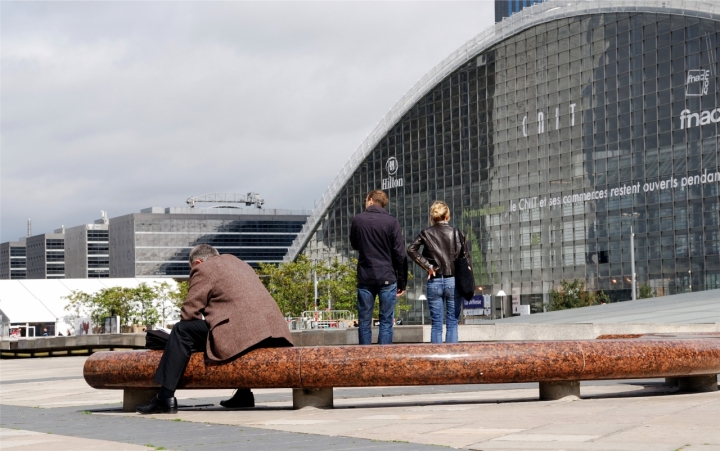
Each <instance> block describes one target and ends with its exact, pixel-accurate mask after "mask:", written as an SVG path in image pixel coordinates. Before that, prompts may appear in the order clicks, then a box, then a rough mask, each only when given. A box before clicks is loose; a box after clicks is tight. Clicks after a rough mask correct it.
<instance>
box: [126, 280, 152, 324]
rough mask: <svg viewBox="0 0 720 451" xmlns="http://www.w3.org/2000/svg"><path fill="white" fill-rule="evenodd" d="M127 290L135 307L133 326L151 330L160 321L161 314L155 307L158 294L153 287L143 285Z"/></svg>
mask: <svg viewBox="0 0 720 451" xmlns="http://www.w3.org/2000/svg"><path fill="white" fill-rule="evenodd" d="M125 290H127V293H128V295H129V296H130V297H131V299H132V303H133V307H134V309H133V311H132V313H133V315H132V316H131V317H130V322H131V323H132V324H141V325H143V326H145V327H147V328H148V329H149V328H151V327H153V326H154V325H155V324H157V323H158V321H160V313H159V312H158V309H157V308H156V306H155V304H156V300H157V297H158V293H157V291H156V290H155V289H154V288H153V287H150V286H148V284H146V283H141V284H140V285H138V286H137V287H135V288H126V289H125Z"/></svg>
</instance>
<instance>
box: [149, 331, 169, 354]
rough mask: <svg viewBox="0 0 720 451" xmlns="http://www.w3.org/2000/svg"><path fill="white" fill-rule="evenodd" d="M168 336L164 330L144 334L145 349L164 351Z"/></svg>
mask: <svg viewBox="0 0 720 451" xmlns="http://www.w3.org/2000/svg"><path fill="white" fill-rule="evenodd" d="M169 338H170V334H169V333H167V332H165V331H164V330H149V331H147V332H146V333H145V349H155V350H161V349H165V345H167V342H168V339H169Z"/></svg>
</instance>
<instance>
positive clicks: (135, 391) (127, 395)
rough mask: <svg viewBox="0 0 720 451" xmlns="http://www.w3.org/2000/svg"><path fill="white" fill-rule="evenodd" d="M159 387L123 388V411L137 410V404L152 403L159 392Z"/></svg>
mask: <svg viewBox="0 0 720 451" xmlns="http://www.w3.org/2000/svg"><path fill="white" fill-rule="evenodd" d="M158 390H159V389H157V388H126V389H125V390H123V412H135V408H137V406H142V405H143V404H150V401H152V399H153V396H155V395H157V394H158Z"/></svg>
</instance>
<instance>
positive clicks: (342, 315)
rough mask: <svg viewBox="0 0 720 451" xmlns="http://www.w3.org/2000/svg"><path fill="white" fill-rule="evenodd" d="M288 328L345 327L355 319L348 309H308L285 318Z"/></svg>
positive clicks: (317, 328) (318, 328)
mask: <svg viewBox="0 0 720 451" xmlns="http://www.w3.org/2000/svg"><path fill="white" fill-rule="evenodd" d="M285 319H286V320H287V322H288V327H289V328H290V330H320V329H346V328H348V327H349V326H351V324H352V322H353V321H354V320H355V314H354V313H352V312H351V311H349V310H308V311H305V312H302V314H301V316H296V317H292V316H288V317H286V318H285Z"/></svg>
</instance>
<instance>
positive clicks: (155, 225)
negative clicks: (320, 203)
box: [108, 207, 309, 278]
mask: <svg viewBox="0 0 720 451" xmlns="http://www.w3.org/2000/svg"><path fill="white" fill-rule="evenodd" d="M308 214H309V212H305V211H290V210H273V209H256V208H248V209H236V208H209V209H195V208H160V207H152V208H147V209H144V210H142V211H141V212H140V213H133V214H128V215H124V216H119V217H116V218H111V219H110V224H109V230H108V231H109V244H110V277H175V278H185V277H188V276H189V274H190V267H189V265H188V258H189V255H190V250H191V249H192V248H193V247H194V246H196V245H198V244H201V243H206V244H210V245H212V246H214V247H215V248H217V250H218V251H219V252H220V253H221V254H232V255H235V256H236V257H238V258H240V259H242V260H244V261H246V262H248V263H249V264H250V265H252V266H254V267H257V266H258V265H259V263H279V262H281V261H282V259H283V256H284V255H285V254H286V253H287V249H288V247H289V246H290V244H291V243H292V242H293V240H294V239H295V237H296V235H297V233H298V232H299V231H300V229H301V228H302V226H303V224H304V223H305V220H306V219H307V216H308Z"/></svg>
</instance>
